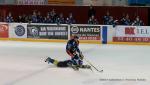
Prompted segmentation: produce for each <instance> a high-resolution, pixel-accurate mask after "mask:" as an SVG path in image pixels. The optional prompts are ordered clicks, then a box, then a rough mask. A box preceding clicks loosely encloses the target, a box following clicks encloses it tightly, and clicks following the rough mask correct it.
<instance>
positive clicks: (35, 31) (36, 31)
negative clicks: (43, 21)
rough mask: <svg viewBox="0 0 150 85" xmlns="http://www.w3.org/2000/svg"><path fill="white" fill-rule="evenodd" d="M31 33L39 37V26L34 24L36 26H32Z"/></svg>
mask: <svg viewBox="0 0 150 85" xmlns="http://www.w3.org/2000/svg"><path fill="white" fill-rule="evenodd" d="M31 34H32V35H33V36H34V37H38V36H39V30H38V28H36V27H35V26H34V27H31Z"/></svg>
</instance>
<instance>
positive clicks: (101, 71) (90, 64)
mask: <svg viewBox="0 0 150 85" xmlns="http://www.w3.org/2000/svg"><path fill="white" fill-rule="evenodd" d="M81 56H82V57H83V58H84V60H85V61H86V62H87V63H89V64H90V66H92V67H93V68H94V69H95V70H96V71H98V72H103V70H98V69H97V68H96V67H95V66H94V65H93V64H92V63H91V62H90V61H89V60H87V59H86V58H85V57H84V56H83V55H82V54H81Z"/></svg>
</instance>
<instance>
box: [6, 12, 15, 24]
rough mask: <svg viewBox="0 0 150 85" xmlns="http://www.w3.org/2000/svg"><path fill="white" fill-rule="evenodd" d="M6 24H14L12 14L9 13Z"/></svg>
mask: <svg viewBox="0 0 150 85" xmlns="http://www.w3.org/2000/svg"><path fill="white" fill-rule="evenodd" d="M6 22H8V23H11V22H14V19H13V17H12V15H11V12H9V13H8V16H7V17H6Z"/></svg>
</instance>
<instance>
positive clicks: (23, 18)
mask: <svg viewBox="0 0 150 85" xmlns="http://www.w3.org/2000/svg"><path fill="white" fill-rule="evenodd" d="M22 22H23V23H26V15H25V14H23V15H22Z"/></svg>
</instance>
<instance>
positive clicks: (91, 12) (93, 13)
mask: <svg viewBox="0 0 150 85" xmlns="http://www.w3.org/2000/svg"><path fill="white" fill-rule="evenodd" d="M95 14H96V11H95V9H94V8H93V6H92V5H90V8H89V11H88V17H89V18H90V17H92V16H95Z"/></svg>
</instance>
